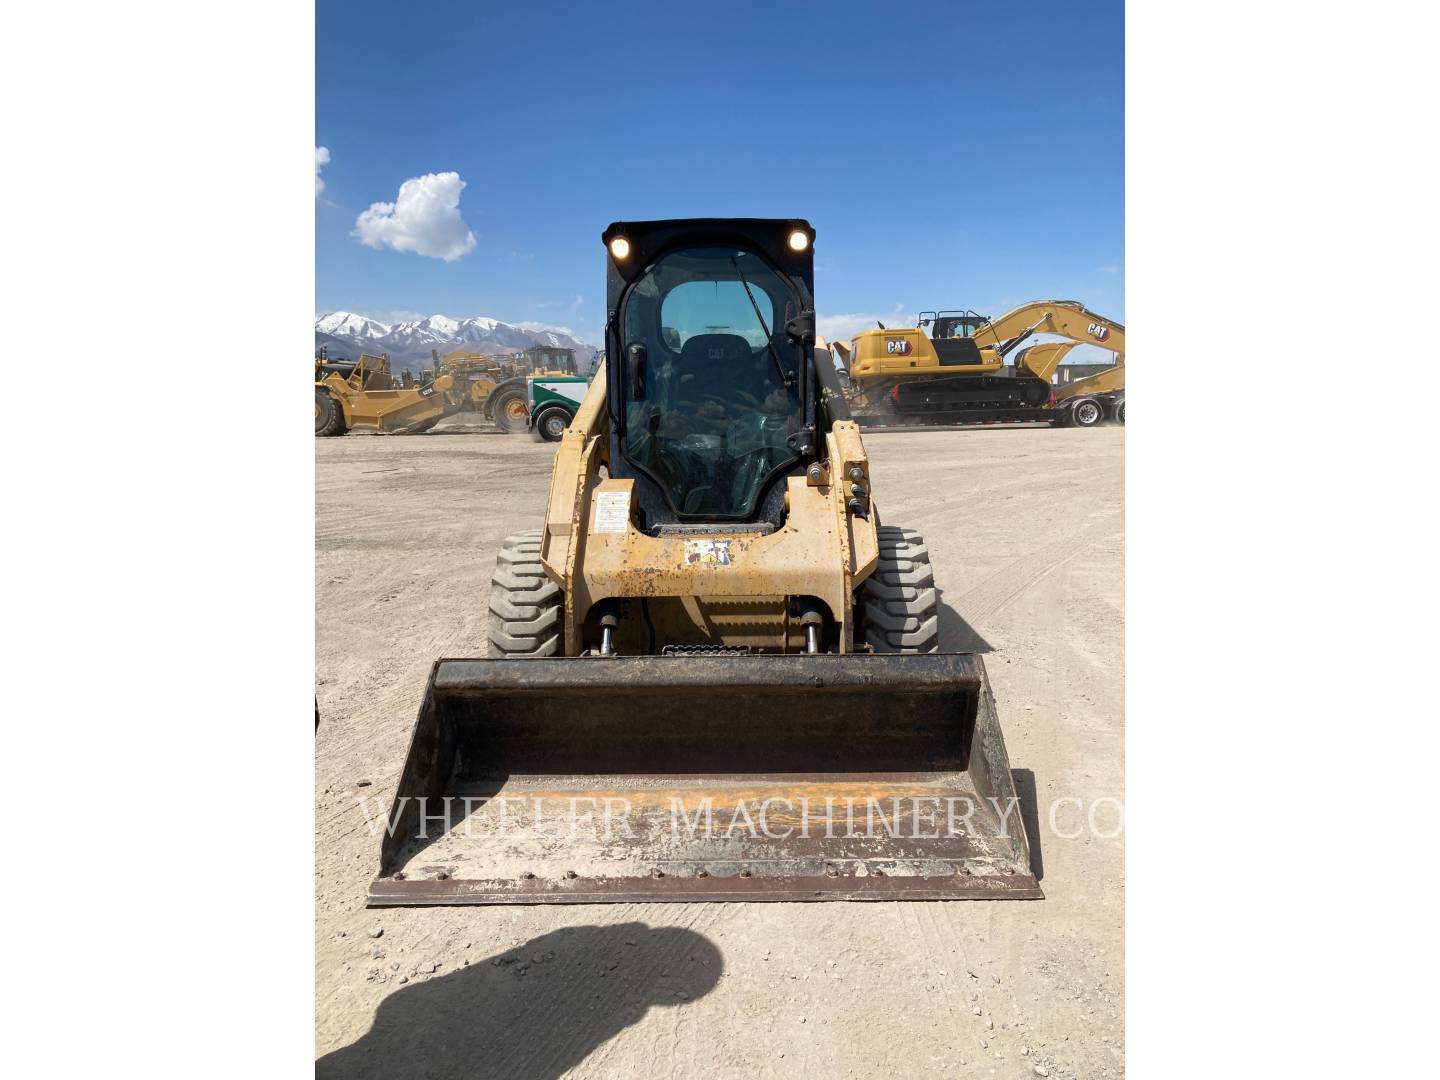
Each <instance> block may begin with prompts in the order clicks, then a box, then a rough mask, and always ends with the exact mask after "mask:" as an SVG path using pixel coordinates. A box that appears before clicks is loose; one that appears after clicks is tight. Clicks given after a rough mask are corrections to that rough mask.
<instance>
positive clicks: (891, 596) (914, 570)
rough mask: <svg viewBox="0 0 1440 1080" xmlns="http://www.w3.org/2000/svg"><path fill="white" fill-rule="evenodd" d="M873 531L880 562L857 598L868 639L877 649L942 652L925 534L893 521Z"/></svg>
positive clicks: (864, 583)
mask: <svg viewBox="0 0 1440 1080" xmlns="http://www.w3.org/2000/svg"><path fill="white" fill-rule="evenodd" d="M875 534H876V536H877V537H878V539H879V541H880V564H879V565H878V566H876V567H875V572H874V573H872V574H871V575H870V576H869V577H868V578H866V579H865V580H864V581H863V582H862V583H861V585H860V588H859V589H858V590H857V591H856V597H855V600H856V603H855V606H856V608H857V609H858V611H859V612H860V615H861V620H862V623H863V626H864V634H865V641H866V643H867V644H868V645H869V646H870V649H871V651H872V652H877V653H933V652H939V651H940V612H939V607H938V605H937V602H936V599H935V574H934V571H932V570H931V569H930V551H929V549H928V548H926V546H925V538H924V537H923V536H921V535H920V534H919V533H918V532H916V531H915V530H914V529H901V528H898V527H896V526H894V525H881V526H879V527H878V528H877V529H876V530H875Z"/></svg>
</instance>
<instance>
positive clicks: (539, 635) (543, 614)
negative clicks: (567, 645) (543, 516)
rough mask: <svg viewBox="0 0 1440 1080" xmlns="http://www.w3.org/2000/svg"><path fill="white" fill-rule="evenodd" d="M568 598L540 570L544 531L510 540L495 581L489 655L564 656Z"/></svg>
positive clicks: (498, 559)
mask: <svg viewBox="0 0 1440 1080" xmlns="http://www.w3.org/2000/svg"><path fill="white" fill-rule="evenodd" d="M564 607H565V597H564V594H562V593H561V591H560V586H559V585H556V584H555V583H554V582H553V581H551V580H550V578H549V577H548V576H547V575H546V573H545V568H544V567H543V566H541V565H540V530H539V529H532V530H530V531H529V532H523V533H516V534H515V535H514V536H507V537H506V538H505V542H504V543H503V544H501V545H500V553H499V555H497V556H496V559H495V573H494V574H492V575H491V577H490V648H489V655H491V656H495V657H503V656H556V655H559V653H560V635H561V633H562V630H563V627H562V626H561V612H562V611H563V610H564Z"/></svg>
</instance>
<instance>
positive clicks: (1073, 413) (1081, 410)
mask: <svg viewBox="0 0 1440 1080" xmlns="http://www.w3.org/2000/svg"><path fill="white" fill-rule="evenodd" d="M1070 419H1071V422H1072V423H1074V425H1075V426H1076V427H1094V426H1095V425H1096V424H1098V423H1100V421H1101V420H1103V419H1105V410H1104V409H1102V408H1101V407H1100V403H1099V402H1098V401H1096V400H1095V399H1094V398H1088V397H1087V398H1081V399H1080V400H1079V401H1077V402H1075V404H1074V405H1073V406H1071V408H1070Z"/></svg>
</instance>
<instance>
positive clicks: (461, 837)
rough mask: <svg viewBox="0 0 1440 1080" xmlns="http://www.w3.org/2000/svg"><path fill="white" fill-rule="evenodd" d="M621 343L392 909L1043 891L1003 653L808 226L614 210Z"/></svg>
mask: <svg viewBox="0 0 1440 1080" xmlns="http://www.w3.org/2000/svg"><path fill="white" fill-rule="evenodd" d="M602 239H603V241H604V244H605V247H606V251H607V266H608V300H609V305H608V310H609V311H610V313H611V314H610V321H609V325H608V327H607V328H606V355H607V357H609V358H610V359H609V360H607V361H606V362H605V363H604V364H603V365H602V366H601V369H600V371H599V372H598V373H597V374H596V377H595V379H594V382H593V383H592V384H591V387H590V390H589V392H588V394H587V395H586V397H585V400H584V402H583V403H582V404H581V406H580V408H579V411H578V412H577V413H576V415H575V417H574V419H573V420H572V421H571V423H570V425H569V427H568V428H567V429H566V431H565V433H564V435H563V436H562V437H561V439H560V442H559V444H558V449H557V452H556V456H555V464H554V470H553V473H552V477H551V483H550V494H549V500H548V503H547V505H546V509H545V517H544V520H543V522H542V523H541V527H540V528H538V529H536V530H533V531H531V532H526V533H521V534H519V535H516V536H513V537H511V538H510V539H509V540H508V541H506V543H505V545H504V546H503V547H502V549H501V550H500V552H499V556H498V561H497V565H496V570H495V574H494V578H493V581H492V585H491V591H490V630H489V636H490V649H489V657H488V658H487V659H474V660H459V659H457V660H440V661H439V662H437V663H436V665H435V667H434V669H433V670H432V672H431V676H430V680H429V684H428V686H427V687H426V691H425V698H424V701H423V702H422V704H421V707H420V714H419V718H418V720H417V722H416V725H415V730H414V734H413V736H412V740H411V744H410V750H409V754H408V756H407V758H406V761H405V764H404V768H403V770H402V775H401V778H400V782H399V786H398V789H397V791H396V794H395V798H394V802H393V803H392V804H391V806H390V808H389V813H388V817H387V818H386V821H385V835H384V837H383V839H382V842H381V852H380V870H379V875H378V876H377V877H376V879H375V880H374V882H373V883H372V884H371V886H370V890H369V897H368V899H369V902H370V903H371V904H372V905H398V904H419V905H424V904H470V903H479V904H495V903H511V904H534V903H590V902H597V901H630V900H636V901H638V900H652V901H653V900H674V901H698V900H841V899H843V900H879V899H887V900H894V899H912V900H918V899H959V898H1019V899H1026V898H1038V897H1039V896H1040V895H1041V893H1040V889H1039V885H1038V883H1037V881H1036V878H1035V875H1034V873H1033V871H1032V869H1031V862H1030V849H1029V844H1028V840H1027V837H1026V834H1025V827H1024V824H1023V823H1022V815H1021V812H1020V807H1019V800H1018V798H1017V797H1016V792H1015V786H1014V783H1013V780H1012V778H1011V774H1010V767H1009V762H1008V760H1007V758H1006V754H1005V743H1004V739H1003V738H1002V736H1001V732H1000V726H999V723H998V721H997V719H996V715H995V709H994V702H993V699H992V697H991V693H990V687H989V684H988V682H987V681H986V676H985V668H984V664H983V662H982V660H981V658H980V657H979V656H976V655H973V654H966V653H941V652H939V651H937V650H938V644H939V632H938V615H937V608H936V596H935V584H934V579H933V574H932V572H931V568H930V560H929V555H928V554H927V552H926V548H925V544H924V541H923V539H922V538H921V537H920V536H919V535H918V534H917V533H915V532H914V531H912V530H908V529H903V528H898V527H895V526H892V525H889V524H885V525H882V524H881V518H880V510H879V506H878V504H877V502H876V499H875V497H874V493H873V492H872V489H871V481H870V469H869V462H868V459H867V458H866V455H865V449H864V446H863V444H862V443H861V440H860V433H859V429H858V428H857V426H856V425H855V423H854V422H853V421H852V420H850V418H849V414H848V411H847V408H846V405H845V400H844V397H843V395H842V394H841V392H840V387H839V384H838V380H837V378H836V374H835V366H834V362H833V360H832V359H831V358H830V356H829V355H828V353H826V352H825V351H824V350H823V349H819V350H817V348H816V339H815V314H814V312H815V304H814V297H813V290H814V284H813V283H814V273H813V248H814V239H815V234H814V230H813V229H812V228H811V227H810V225H809V224H808V223H807V222H805V221H801V220H763V219H698V220H677V221H652V222H624V223H615V224H612V225H611V226H610V227H609V228H608V229H606V230H605V232H604V234H603V236H602Z"/></svg>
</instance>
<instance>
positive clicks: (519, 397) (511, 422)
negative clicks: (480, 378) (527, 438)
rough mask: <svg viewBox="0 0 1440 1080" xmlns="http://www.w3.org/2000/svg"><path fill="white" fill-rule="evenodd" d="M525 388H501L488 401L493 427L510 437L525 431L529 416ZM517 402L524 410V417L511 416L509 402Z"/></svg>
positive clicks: (522, 386) (521, 386)
mask: <svg viewBox="0 0 1440 1080" xmlns="http://www.w3.org/2000/svg"><path fill="white" fill-rule="evenodd" d="M525 397H526V394H525V386H524V385H523V384H522V385H520V386H503V387H501V388H500V389H499V390H497V391H495V396H494V397H492V398H491V399H490V417H491V419H492V420H494V421H495V426H496V427H498V428H499V429H500V430H501V431H503V432H506V433H507V434H510V435H515V434H518V433H519V432H522V431H524V430H525V428H526V426H527V421H528V419H529V416H530V404H529V402H528V401H526V400H525ZM513 401H518V402H519V403H520V405H521V406H522V407H523V408H524V410H525V415H524V416H520V417H516V416H511V415H510V411H509V409H508V406H509V405H510V403H511V402H513Z"/></svg>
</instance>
